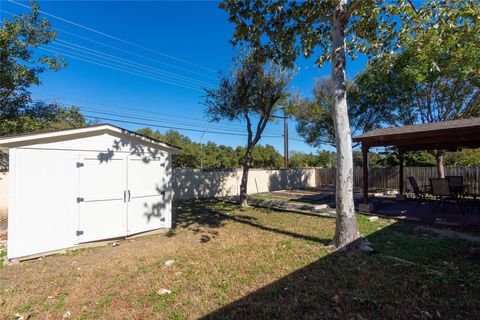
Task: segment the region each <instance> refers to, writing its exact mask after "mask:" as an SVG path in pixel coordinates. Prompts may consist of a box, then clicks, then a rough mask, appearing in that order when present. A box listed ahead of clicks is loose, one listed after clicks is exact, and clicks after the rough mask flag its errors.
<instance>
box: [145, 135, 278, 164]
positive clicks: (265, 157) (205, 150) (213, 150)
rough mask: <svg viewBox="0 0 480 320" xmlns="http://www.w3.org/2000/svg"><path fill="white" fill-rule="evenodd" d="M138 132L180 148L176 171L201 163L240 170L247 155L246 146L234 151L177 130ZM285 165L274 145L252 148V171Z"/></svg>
mask: <svg viewBox="0 0 480 320" xmlns="http://www.w3.org/2000/svg"><path fill="white" fill-rule="evenodd" d="M138 133H140V134H144V135H146V136H149V137H151V138H154V139H158V140H161V141H164V142H167V143H170V144H173V145H176V146H179V147H181V148H182V152H180V153H178V154H177V153H176V154H173V156H172V163H173V164H172V165H173V167H174V168H194V169H199V168H201V166H202V164H203V168H205V169H233V168H240V167H241V166H242V163H243V158H244V155H245V147H242V146H238V147H236V148H233V147H230V146H225V145H222V144H216V143H215V142H212V141H208V142H207V143H203V144H202V143H198V142H194V141H192V140H191V139H190V138H189V137H187V136H185V135H182V134H180V133H179V132H178V131H175V130H168V131H166V132H165V133H163V134H162V133H160V132H159V131H153V130H152V129H150V128H142V129H139V130H138ZM282 165H283V157H282V155H281V154H280V153H279V152H278V151H277V150H276V149H275V148H274V147H273V146H271V145H268V144H267V145H265V146H262V145H257V146H255V147H254V148H253V152H252V161H251V166H252V168H280V167H281V166H282Z"/></svg>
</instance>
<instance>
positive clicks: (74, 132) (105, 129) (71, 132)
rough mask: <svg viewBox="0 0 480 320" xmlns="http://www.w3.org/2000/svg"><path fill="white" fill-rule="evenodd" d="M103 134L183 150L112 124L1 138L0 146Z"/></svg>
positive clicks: (170, 149)
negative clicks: (121, 136)
mask: <svg viewBox="0 0 480 320" xmlns="http://www.w3.org/2000/svg"><path fill="white" fill-rule="evenodd" d="M101 133H113V134H116V135H123V136H126V137H129V138H134V139H135V140H138V141H141V142H146V143H149V144H151V145H153V146H156V147H158V148H161V149H167V150H169V151H180V150H181V148H180V147H177V146H174V145H172V144H169V143H166V142H163V141H160V140H157V139H153V138H150V137H147V136H145V135H142V134H139V133H137V132H133V131H130V130H127V129H124V128H121V127H118V126H115V125H112V124H108V123H107V124H98V125H93V126H88V127H82V128H73V129H61V130H51V131H44V132H35V133H23V134H17V135H10V136H3V137H0V146H1V147H14V146H17V145H25V144H35V143H37V142H42V141H45V140H46V139H47V140H48V139H59V138H60V139H62V138H64V139H74V138H76V137H78V136H79V135H83V134H101Z"/></svg>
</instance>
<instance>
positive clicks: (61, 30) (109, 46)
mask: <svg viewBox="0 0 480 320" xmlns="http://www.w3.org/2000/svg"><path fill="white" fill-rule="evenodd" d="M53 29H54V30H57V31H60V32H63V33H65V34H69V35H71V36H74V37H77V38H80V39H83V40H86V41H90V42H92V43H95V44H98V45H101V46H104V47H107V48H110V49H114V50H118V51H121V52H123V53H126V54H130V55H133V56H136V57H139V58H143V59H146V60H150V61H152V62H155V63H159V64H163V65H165V66H169V67H172V68H176V69H179V70H182V71H185V72H189V73H192V74H196V75H198V76H202V77H204V78H210V79H213V80H217V79H218V77H213V76H210V75H208V74H205V73H200V72H196V71H193V70H190V69H187V68H183V67H180V66H177V65H174V64H171V63H168V62H164V61H160V60H158V59H152V58H150V57H147V56H144V55H141V54H138V53H135V52H132V51H129V50H125V49H122V48H118V47H115V46H112V45H109V44H106V43H103V42H100V41H96V40H93V39H90V38H87V37H84V36H81V35H78V34H75V33H72V32H69V31H66V30H63V29H60V28H57V27H53Z"/></svg>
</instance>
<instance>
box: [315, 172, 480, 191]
mask: <svg viewBox="0 0 480 320" xmlns="http://www.w3.org/2000/svg"><path fill="white" fill-rule="evenodd" d="M335 171H336V170H335V168H318V169H317V171H316V179H315V180H316V184H317V187H319V186H322V185H326V184H335V175H336V172H335ZM403 172H404V177H405V181H404V186H405V190H407V189H410V190H411V185H410V182H408V179H407V178H408V177H410V176H412V177H414V178H415V179H416V180H417V183H418V185H420V186H421V185H428V184H430V181H429V179H430V178H436V177H437V168H436V167H405V168H404V171H403ZM445 175H446V176H463V181H464V183H469V184H471V190H472V191H473V192H476V193H477V194H478V193H480V167H445ZM368 180H369V181H368V186H369V187H370V188H379V189H398V188H399V181H398V167H396V168H370V169H369V174H368ZM353 185H354V186H355V187H359V188H361V187H362V186H363V169H362V168H361V167H355V168H354V170H353Z"/></svg>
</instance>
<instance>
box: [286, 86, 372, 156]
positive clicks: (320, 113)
mask: <svg viewBox="0 0 480 320" xmlns="http://www.w3.org/2000/svg"><path fill="white" fill-rule="evenodd" d="M346 85H347V92H348V97H349V109H348V118H349V120H350V128H351V130H352V134H361V133H363V132H365V131H368V130H370V129H371V128H372V127H373V126H374V124H373V123H372V120H373V119H375V117H373V116H372V115H371V114H370V113H368V112H364V111H365V110H363V109H359V108H358V104H357V100H358V96H359V92H358V90H357V87H356V85H355V84H354V83H352V82H350V81H347V82H346ZM334 93H335V84H334V83H333V81H332V79H331V78H326V77H325V78H322V79H320V80H317V81H316V82H315V86H314V88H313V98H312V99H306V98H305V99H296V100H295V101H293V104H291V105H290V106H289V112H290V114H292V115H293V116H294V117H295V119H296V120H297V126H296V129H297V132H298V134H299V135H300V136H302V137H303V138H304V139H305V142H306V143H308V144H309V145H311V146H313V147H316V148H320V147H322V146H324V145H331V146H335V126H334V122H333V99H334Z"/></svg>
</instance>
